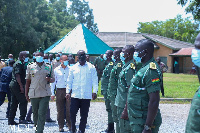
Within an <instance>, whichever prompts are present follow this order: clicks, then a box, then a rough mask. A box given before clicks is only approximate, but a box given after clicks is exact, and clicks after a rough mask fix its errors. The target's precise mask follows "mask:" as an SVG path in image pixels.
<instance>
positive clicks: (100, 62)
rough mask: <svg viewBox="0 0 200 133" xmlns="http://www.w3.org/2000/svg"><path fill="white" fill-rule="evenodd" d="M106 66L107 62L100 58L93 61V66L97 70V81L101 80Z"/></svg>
mask: <svg viewBox="0 0 200 133" xmlns="http://www.w3.org/2000/svg"><path fill="white" fill-rule="evenodd" d="M106 65H107V62H106V61H105V60H103V59H102V58H101V57H100V56H99V57H97V58H96V59H95V61H94V66H95V67H96V69H97V76H98V81H99V80H100V79H101V76H102V73H103V70H104V69H105V66H106Z"/></svg>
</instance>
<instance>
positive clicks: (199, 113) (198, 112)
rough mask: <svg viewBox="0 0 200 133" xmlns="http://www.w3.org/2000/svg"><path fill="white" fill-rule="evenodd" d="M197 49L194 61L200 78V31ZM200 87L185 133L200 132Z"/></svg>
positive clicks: (194, 52)
mask: <svg viewBox="0 0 200 133" xmlns="http://www.w3.org/2000/svg"><path fill="white" fill-rule="evenodd" d="M194 44H195V49H193V50H192V56H191V58H192V62H193V63H194V64H195V65H196V67H197V70H198V71H197V72H198V73H197V74H198V78H199V76H200V72H199V68H200V61H199V60H200V33H199V34H198V36H197V38H196V40H195V42H194ZM199 122H200V87H199V88H198V90H197V91H196V93H195V95H194V97H193V99H192V104H191V107H190V112H189V115H188V119H187V124H186V130H185V133H199V132H200V126H199Z"/></svg>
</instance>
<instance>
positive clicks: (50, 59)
mask: <svg viewBox="0 0 200 133" xmlns="http://www.w3.org/2000/svg"><path fill="white" fill-rule="evenodd" d="M52 61H53V54H49V63H50V64H51V65H52Z"/></svg>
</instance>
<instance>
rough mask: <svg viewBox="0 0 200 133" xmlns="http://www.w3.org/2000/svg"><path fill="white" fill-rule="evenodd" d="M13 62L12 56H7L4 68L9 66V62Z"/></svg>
mask: <svg viewBox="0 0 200 133" xmlns="http://www.w3.org/2000/svg"><path fill="white" fill-rule="evenodd" d="M11 60H13V55H12V54H9V55H8V60H7V61H6V62H5V63H6V66H9V61H11Z"/></svg>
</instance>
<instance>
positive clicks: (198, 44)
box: [194, 33, 200, 49]
mask: <svg viewBox="0 0 200 133" xmlns="http://www.w3.org/2000/svg"><path fill="white" fill-rule="evenodd" d="M194 46H195V48H196V49H200V33H199V34H198V35H197V37H196V40H195V42H194Z"/></svg>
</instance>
